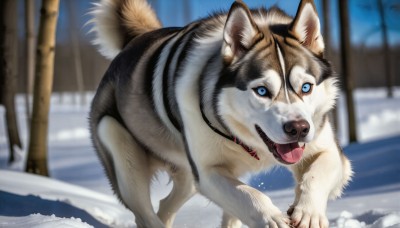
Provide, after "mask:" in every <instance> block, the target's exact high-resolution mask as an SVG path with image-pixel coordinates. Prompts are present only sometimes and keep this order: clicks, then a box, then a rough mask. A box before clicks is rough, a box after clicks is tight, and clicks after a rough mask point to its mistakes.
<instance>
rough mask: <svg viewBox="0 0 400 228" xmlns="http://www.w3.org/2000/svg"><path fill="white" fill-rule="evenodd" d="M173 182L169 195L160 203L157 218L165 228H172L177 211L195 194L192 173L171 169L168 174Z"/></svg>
mask: <svg viewBox="0 0 400 228" xmlns="http://www.w3.org/2000/svg"><path fill="white" fill-rule="evenodd" d="M168 173H169V174H170V176H171V178H172V181H173V187H172V190H171V193H170V194H169V195H168V196H167V197H165V198H164V199H162V200H161V201H160V208H159V210H158V213H157V214H158V216H159V217H160V219H161V221H163V222H164V224H165V226H166V227H172V223H173V222H174V219H175V216H176V213H177V211H178V210H179V208H180V207H182V205H183V204H184V203H185V202H186V201H187V200H189V199H190V198H191V197H192V196H193V195H194V194H195V193H196V189H195V187H194V180H193V176H192V172H191V171H190V170H184V169H179V168H178V169H177V170H174V169H171V170H170V171H169V172H168Z"/></svg>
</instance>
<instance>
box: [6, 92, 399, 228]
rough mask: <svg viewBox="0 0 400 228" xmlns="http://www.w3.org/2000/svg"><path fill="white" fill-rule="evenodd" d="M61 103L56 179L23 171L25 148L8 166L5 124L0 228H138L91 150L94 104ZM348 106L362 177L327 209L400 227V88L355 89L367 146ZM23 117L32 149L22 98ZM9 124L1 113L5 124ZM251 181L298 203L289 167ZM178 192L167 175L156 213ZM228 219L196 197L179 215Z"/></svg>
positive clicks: (340, 219)
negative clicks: (357, 141) (170, 194)
mask: <svg viewBox="0 0 400 228" xmlns="http://www.w3.org/2000/svg"><path fill="white" fill-rule="evenodd" d="M92 95H93V94H92V93H88V94H87V97H88V98H91V97H92ZM60 97H61V96H60V95H57V94H56V95H54V96H53V97H52V104H51V112H50V122H49V169H50V175H51V178H47V177H41V176H37V175H32V174H27V173H23V172H21V170H23V164H24V162H25V154H26V153H25V149H23V150H19V151H18V153H17V156H16V157H17V162H15V163H13V164H12V165H11V166H8V165H7V159H8V155H7V153H8V145H7V138H6V134H5V128H4V127H3V125H0V227H15V228H16V227H135V223H134V216H133V214H132V213H131V212H130V211H129V210H127V209H126V208H124V206H122V204H121V203H120V202H119V201H118V200H117V199H116V197H115V196H114V195H113V193H112V191H111V188H110V186H109V184H108V180H107V178H106V177H105V175H104V173H103V169H102V167H101V165H100V162H99V160H98V159H97V157H96V155H95V152H94V150H93V148H92V146H91V143H90V139H89V137H90V136H89V132H88V130H87V113H88V109H89V105H83V106H82V105H78V104H75V103H74V100H75V99H74V96H71V94H67V95H65V94H64V96H63V98H62V101H61V98H60ZM88 100H89V99H88ZM343 101H344V99H343V97H340V99H339V104H338V110H339V114H338V116H339V135H340V142H341V144H342V145H343V146H345V147H344V150H345V153H346V155H347V156H348V157H349V158H350V159H351V160H352V163H353V167H354V170H355V176H354V179H353V181H352V183H351V184H350V186H349V187H348V188H347V189H346V190H345V192H344V195H343V197H342V198H341V199H338V200H335V201H330V202H329V203H328V210H327V216H328V218H329V221H330V227H336V228H342V227H343V228H344V227H346V228H378V227H379V228H380V227H400V166H399V165H398V164H399V161H400V89H399V88H397V89H396V92H395V98H392V99H387V98H386V97H385V91H384V90H383V89H363V90H358V91H356V93H355V101H356V106H357V120H358V124H359V128H358V134H359V138H360V142H361V143H360V144H351V145H346V144H347V142H346V129H345V128H344V126H345V121H343V120H344V119H345V115H344V113H345V111H344V104H343ZM17 112H18V115H19V123H20V125H21V126H20V129H21V135H22V139H23V141H24V142H25V144H26V142H27V137H26V135H27V130H26V129H27V128H26V118H25V115H24V114H25V110H24V102H23V98H22V97H18V99H17ZM3 118H4V109H3V108H2V107H0V123H4V119H3ZM248 183H249V184H251V185H252V186H254V187H256V188H258V189H260V190H262V191H264V192H266V194H267V195H268V196H270V197H271V199H272V200H273V202H274V203H275V204H276V205H277V206H278V207H279V208H280V209H281V210H282V211H286V210H287V208H288V207H289V205H290V204H291V203H292V202H293V197H294V196H293V189H292V185H293V180H292V178H291V176H290V174H289V173H288V172H287V171H286V170H284V169H280V168H278V169H274V170H272V171H271V172H270V173H268V174H265V173H262V174H259V175H256V176H253V177H251V178H249V180H248ZM171 187H172V186H171V184H169V179H168V177H167V175H165V174H163V173H161V174H160V175H159V176H158V178H157V181H155V182H154V183H153V185H152V197H153V199H152V202H153V205H154V208H155V209H157V208H158V200H159V199H162V198H163V197H165V196H166V195H167V194H168V191H169V190H170V189H171ZM221 215H222V212H221V210H220V209H219V208H218V207H217V206H215V205H214V204H213V203H211V202H210V201H209V200H207V199H206V198H204V197H202V196H200V195H197V196H195V197H194V198H192V199H191V200H190V201H189V202H187V203H186V204H185V205H184V207H183V208H182V209H181V210H180V211H179V213H178V216H177V218H176V222H175V224H174V227H217V226H218V225H219V222H220V219H221Z"/></svg>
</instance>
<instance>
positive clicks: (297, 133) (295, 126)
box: [283, 119, 310, 139]
mask: <svg viewBox="0 0 400 228" xmlns="http://www.w3.org/2000/svg"><path fill="white" fill-rule="evenodd" d="M283 130H284V131H285V133H286V134H287V135H288V136H290V138H295V139H299V138H304V137H306V136H307V134H308V132H309V131H310V124H309V123H308V122H307V121H306V120H304V119H301V120H296V121H289V122H287V123H285V124H284V125H283Z"/></svg>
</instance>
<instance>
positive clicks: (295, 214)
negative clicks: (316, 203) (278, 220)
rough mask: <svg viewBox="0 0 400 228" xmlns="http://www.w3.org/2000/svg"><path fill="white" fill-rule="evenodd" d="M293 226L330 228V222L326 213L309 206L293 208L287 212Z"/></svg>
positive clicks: (300, 227) (299, 227)
mask: <svg viewBox="0 0 400 228" xmlns="http://www.w3.org/2000/svg"><path fill="white" fill-rule="evenodd" d="M287 214H288V215H289V216H290V219H291V225H292V226H294V227H298V228H308V227H310V228H328V227H329V221H328V218H327V217H326V215H325V212H324V211H320V210H317V209H315V208H313V209H312V208H308V207H307V206H301V205H297V206H291V207H290V208H289V210H288V211H287Z"/></svg>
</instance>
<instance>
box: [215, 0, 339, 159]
mask: <svg viewBox="0 0 400 228" xmlns="http://www.w3.org/2000/svg"><path fill="white" fill-rule="evenodd" d="M323 51H324V43H323V38H322V36H321V33H320V23H319V18H318V15H317V13H316V10H315V5H314V3H313V1H311V0H305V1H301V3H300V5H299V8H298V11H297V14H296V16H295V18H294V19H292V18H290V17H288V16H286V15H285V14H284V13H283V12H281V11H280V10H278V9H272V10H269V11H266V10H263V9H260V10H252V11H250V10H249V9H248V8H247V6H246V5H245V4H244V3H242V2H235V3H234V4H233V5H232V7H231V9H230V12H229V14H228V17H227V20H226V24H225V28H224V41H223V47H222V56H223V59H224V68H223V70H222V73H221V77H220V79H219V82H218V84H217V93H216V96H215V97H216V101H215V103H216V105H215V106H216V107H215V109H216V110H217V113H218V115H219V117H220V120H221V121H222V122H223V124H224V125H225V126H226V128H227V129H229V131H231V132H232V134H234V135H235V136H238V137H239V138H240V139H241V140H242V141H244V142H245V143H246V144H247V145H249V146H251V147H254V148H257V150H262V151H268V150H269V151H270V152H272V154H273V155H274V157H275V158H276V159H277V160H279V161H280V162H283V163H285V164H293V163H296V162H298V161H299V160H300V159H301V157H302V154H303V151H304V145H305V144H306V143H308V142H311V141H312V140H313V139H315V138H316V136H317V135H318V133H319V130H320V128H321V126H322V124H323V123H324V121H325V119H326V118H325V117H326V115H327V112H328V111H329V110H330V109H331V108H332V107H333V105H334V103H335V98H336V93H337V88H336V85H335V79H334V78H333V77H332V70H331V67H330V65H329V63H328V62H327V61H326V60H325V59H324V58H323ZM259 153H260V152H259Z"/></svg>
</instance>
